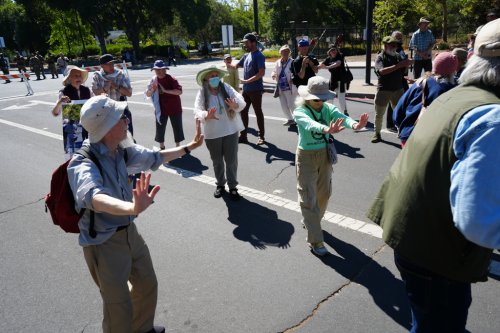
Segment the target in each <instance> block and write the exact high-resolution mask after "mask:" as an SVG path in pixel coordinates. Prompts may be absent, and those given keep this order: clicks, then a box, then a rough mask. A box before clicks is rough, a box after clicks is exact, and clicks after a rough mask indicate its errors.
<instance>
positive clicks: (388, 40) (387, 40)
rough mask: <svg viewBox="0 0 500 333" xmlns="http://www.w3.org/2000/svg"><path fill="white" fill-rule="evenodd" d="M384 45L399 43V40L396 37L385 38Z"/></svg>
mask: <svg viewBox="0 0 500 333" xmlns="http://www.w3.org/2000/svg"><path fill="white" fill-rule="evenodd" d="M382 43H384V44H392V43H395V44H396V43H399V40H397V39H396V38H395V37H392V36H385V37H384V38H383V39H382Z"/></svg>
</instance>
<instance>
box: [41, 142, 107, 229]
mask: <svg viewBox="0 0 500 333" xmlns="http://www.w3.org/2000/svg"><path fill="white" fill-rule="evenodd" d="M75 154H79V155H82V156H83V157H85V158H88V159H89V160H91V161H92V162H93V163H94V164H95V165H96V166H97V167H98V168H99V172H101V173H102V169H101V165H100V164H99V161H98V160H97V158H96V157H95V156H94V154H93V153H92V152H91V151H90V147H84V148H82V149H80V150H79V151H77V152H76V153H75ZM69 162H70V160H67V161H66V162H64V163H63V164H61V165H60V166H59V167H58V168H57V169H56V170H54V173H52V179H51V181H50V192H49V193H48V194H47V195H46V196H45V212H47V210H48V211H49V212H50V215H51V217H52V222H54V224H55V225H58V226H59V227H61V228H62V229H63V230H64V231H66V232H71V233H80V229H79V228H78V221H80V218H81V217H82V216H83V214H84V213H85V208H83V209H81V210H80V212H79V213H78V212H77V211H76V209H75V198H74V197H73V192H72V191H71V187H70V186H69V179H68V165H69ZM89 234H90V236H91V237H92V238H95V236H96V232H95V230H94V211H90V229H89Z"/></svg>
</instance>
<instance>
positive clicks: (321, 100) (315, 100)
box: [311, 99, 326, 103]
mask: <svg viewBox="0 0 500 333" xmlns="http://www.w3.org/2000/svg"><path fill="white" fill-rule="evenodd" d="M311 101H313V102H315V103H319V102H323V103H324V102H326V100H324V99H311Z"/></svg>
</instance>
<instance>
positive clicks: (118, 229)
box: [116, 224, 130, 232]
mask: <svg viewBox="0 0 500 333" xmlns="http://www.w3.org/2000/svg"><path fill="white" fill-rule="evenodd" d="M129 225H130V224H127V225H122V226H121V227H118V228H116V231H117V232H118V231H120V230H123V229H127V228H128V226H129Z"/></svg>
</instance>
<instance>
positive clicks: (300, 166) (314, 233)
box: [295, 148, 333, 246]
mask: <svg viewBox="0 0 500 333" xmlns="http://www.w3.org/2000/svg"><path fill="white" fill-rule="evenodd" d="M295 166H296V172H297V191H298V193H299V204H300V210H301V212H302V222H303V223H304V225H305V227H306V229H307V242H308V243H310V244H312V245H313V246H314V245H316V244H317V243H321V242H323V230H322V229H321V219H322V218H323V215H325V211H326V207H327V206H328V199H330V195H331V194H332V172H333V168H332V165H331V163H330V161H329V159H328V152H327V151H326V148H324V149H320V150H302V149H297V152H296V155H295Z"/></svg>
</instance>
